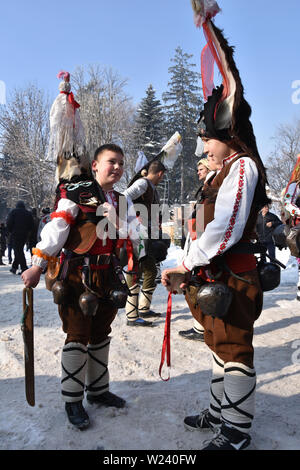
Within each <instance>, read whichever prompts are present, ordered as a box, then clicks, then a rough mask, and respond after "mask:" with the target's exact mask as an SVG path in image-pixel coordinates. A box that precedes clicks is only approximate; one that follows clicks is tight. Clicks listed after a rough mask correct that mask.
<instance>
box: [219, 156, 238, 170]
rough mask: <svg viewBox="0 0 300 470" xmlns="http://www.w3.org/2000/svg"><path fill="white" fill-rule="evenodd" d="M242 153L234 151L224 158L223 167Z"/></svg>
mask: <svg viewBox="0 0 300 470" xmlns="http://www.w3.org/2000/svg"><path fill="white" fill-rule="evenodd" d="M239 154H240V152H234V153H232V154H231V155H229V157H226V158H224V160H223V162H222V167H223V168H224V166H226V165H228V163H230V162H231V160H233V159H234V158H235V157H237V156H238V155H239Z"/></svg>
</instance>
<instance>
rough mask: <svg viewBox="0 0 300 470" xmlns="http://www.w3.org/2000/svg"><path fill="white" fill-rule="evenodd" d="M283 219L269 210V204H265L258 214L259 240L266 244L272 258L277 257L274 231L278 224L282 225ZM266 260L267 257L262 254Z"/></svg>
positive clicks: (257, 228) (257, 229)
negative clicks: (273, 236)
mask: <svg viewBox="0 0 300 470" xmlns="http://www.w3.org/2000/svg"><path fill="white" fill-rule="evenodd" d="M281 224H282V222H281V220H280V219H279V218H278V217H277V215H275V214H273V213H272V212H270V211H269V206H268V205H266V206H264V207H263V208H262V209H261V211H260V212H259V214H258V217H257V222H256V232H257V236H258V240H259V242H260V243H261V244H262V245H264V246H265V248H266V249H267V252H268V254H269V256H270V258H272V259H274V258H275V244H274V241H273V238H272V233H273V231H274V229H275V228H276V227H278V225H281ZM262 259H263V260H264V261H265V260H266V257H265V256H262Z"/></svg>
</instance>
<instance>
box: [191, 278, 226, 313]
mask: <svg viewBox="0 0 300 470" xmlns="http://www.w3.org/2000/svg"><path fill="white" fill-rule="evenodd" d="M232 298H233V296H232V292H231V290H230V289H229V287H228V286H227V285H226V284H223V283H222V282H210V283H208V284H204V285H203V286H201V287H200V289H199V290H198V293H197V304H198V305H199V307H200V309H201V311H202V313H203V314H204V315H210V316H212V317H215V318H224V317H225V316H226V314H227V312H228V309H229V307H230V304H231V302H232Z"/></svg>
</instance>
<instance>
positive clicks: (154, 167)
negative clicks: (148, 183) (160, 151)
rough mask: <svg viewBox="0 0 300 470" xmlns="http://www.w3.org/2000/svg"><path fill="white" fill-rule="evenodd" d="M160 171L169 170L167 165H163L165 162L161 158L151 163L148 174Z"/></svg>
mask: <svg viewBox="0 0 300 470" xmlns="http://www.w3.org/2000/svg"><path fill="white" fill-rule="evenodd" d="M160 171H167V169H166V167H165V166H164V165H163V163H162V162H161V161H160V160H154V162H152V163H150V165H149V169H148V174H149V173H152V174H154V175H156V174H157V173H159V172H160Z"/></svg>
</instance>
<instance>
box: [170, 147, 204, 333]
mask: <svg viewBox="0 0 300 470" xmlns="http://www.w3.org/2000/svg"><path fill="white" fill-rule="evenodd" d="M210 172H211V168H210V166H209V162H208V159H207V157H206V156H205V154H203V155H202V158H201V160H199V161H198V163H197V174H198V178H199V188H198V191H197V192H196V194H195V199H196V201H197V203H196V204H195V206H194V209H193V213H192V215H191V217H190V219H189V222H191V224H189V223H188V226H189V228H191V227H190V225H193V223H194V224H195V225H196V209H197V204H201V202H202V189H203V186H204V182H205V180H206V177H207V175H208V174H209V173H210ZM194 230H196V228H194ZM195 237H196V234H195ZM195 237H193V239H195ZM191 240H192V239H191V235H190V234H189V235H188V238H187V239H186V238H185V237H184V243H183V249H186V250H188V245H189V244H190V243H191ZM185 245H186V246H185ZM178 334H179V335H180V336H181V337H182V338H185V339H191V340H195V341H204V328H203V327H202V325H201V324H200V323H199V322H198V321H197V320H196V318H194V320H193V327H192V328H189V329H188V330H181V331H178Z"/></svg>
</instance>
